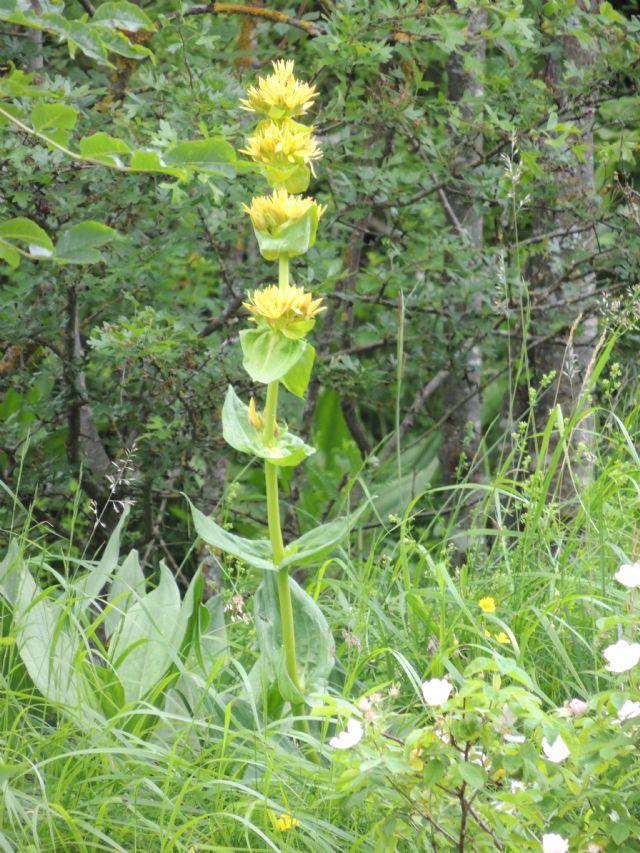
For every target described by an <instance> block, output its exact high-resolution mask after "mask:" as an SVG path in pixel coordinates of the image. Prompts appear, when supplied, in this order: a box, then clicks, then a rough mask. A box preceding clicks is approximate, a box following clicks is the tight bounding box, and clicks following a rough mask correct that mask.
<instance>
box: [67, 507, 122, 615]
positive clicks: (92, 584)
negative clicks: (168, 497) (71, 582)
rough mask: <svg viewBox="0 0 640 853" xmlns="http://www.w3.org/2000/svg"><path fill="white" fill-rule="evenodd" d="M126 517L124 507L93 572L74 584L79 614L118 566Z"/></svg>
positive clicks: (89, 603)
mask: <svg viewBox="0 0 640 853" xmlns="http://www.w3.org/2000/svg"><path fill="white" fill-rule="evenodd" d="M128 515H129V507H128V506H125V508H124V509H123V511H122V515H121V516H120V521H118V523H117V525H116V526H115V528H114V531H113V533H112V534H111V536H110V537H109V541H108V542H107V544H106V547H105V549H104V552H103V554H102V557H101V558H100V562H99V563H98V565H97V566H96V567H95V569H93V571H91V572H89V574H88V575H86V576H85V577H84V578H82V579H81V580H79V581H78V582H77V583H76V590H77V594H78V603H77V605H76V609H77V610H78V612H79V613H84V612H85V611H86V610H87V608H88V607H89V606H90V605H91V604H92V602H93V601H94V600H95V599H96V598H97V597H98V595H99V594H100V590H101V589H102V588H103V586H105V584H106V583H107V581H108V580H109V578H110V577H111V575H112V574H113V572H114V570H115V568H116V566H117V565H118V559H119V556H120V537H121V535H122V529H123V527H124V525H125V523H126V521H127V516H128Z"/></svg>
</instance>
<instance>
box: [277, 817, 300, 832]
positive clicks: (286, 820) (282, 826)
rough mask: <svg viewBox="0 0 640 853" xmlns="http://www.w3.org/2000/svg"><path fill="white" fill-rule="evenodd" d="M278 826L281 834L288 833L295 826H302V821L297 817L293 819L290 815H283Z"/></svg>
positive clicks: (278, 821)
mask: <svg viewBox="0 0 640 853" xmlns="http://www.w3.org/2000/svg"><path fill="white" fill-rule="evenodd" d="M276 826H277V827H278V829H279V830H280V832H286V831H287V829H291V828H292V827H294V826H300V821H299V820H298V818H297V817H291V815H290V814H283V815H282V816H281V817H279V818H278V820H277V821H276Z"/></svg>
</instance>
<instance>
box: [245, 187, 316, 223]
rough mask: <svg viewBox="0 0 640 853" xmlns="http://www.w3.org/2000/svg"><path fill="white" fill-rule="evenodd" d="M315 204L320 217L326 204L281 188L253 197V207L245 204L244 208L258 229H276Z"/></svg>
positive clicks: (296, 217)
mask: <svg viewBox="0 0 640 853" xmlns="http://www.w3.org/2000/svg"><path fill="white" fill-rule="evenodd" d="M314 205H315V206H316V207H317V210H318V219H320V217H321V216H322V214H323V213H324V212H325V210H326V209H327V208H326V206H325V205H322V204H318V203H317V202H316V201H315V199H313V198H303V197H302V196H300V195H289V193H288V192H287V191H286V190H285V189H280V190H274V191H273V192H272V193H271V195H260V196H257V197H256V198H253V199H251V207H247V205H246V204H243V205H242V209H243V210H244V212H245V213H248V214H249V216H250V217H251V221H252V222H253V225H254V227H255V228H256V229H257V230H258V231H274V230H275V229H276V228H279V227H280V226H282V225H286V224H287V223H288V222H295V221H296V220H297V219H300V218H301V217H303V216H304V215H305V213H307V211H308V210H311V208H312V207H313V206H314Z"/></svg>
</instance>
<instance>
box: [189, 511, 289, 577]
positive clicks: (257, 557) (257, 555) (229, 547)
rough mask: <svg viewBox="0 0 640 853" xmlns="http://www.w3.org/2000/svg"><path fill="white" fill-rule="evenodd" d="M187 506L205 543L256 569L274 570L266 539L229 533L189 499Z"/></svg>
mask: <svg viewBox="0 0 640 853" xmlns="http://www.w3.org/2000/svg"><path fill="white" fill-rule="evenodd" d="M187 500H188V498H187ZM189 506H190V507H191V515H192V517H193V524H194V527H195V528H196V532H197V534H198V536H199V537H200V538H201V539H202V540H204V541H205V542H206V543H207V545H211V546H212V547H213V548H219V549H220V550H221V551H224V552H225V553H226V554H231V556H232V557H236V558H237V559H238V560H242V561H243V562H245V563H248V565H250V566H253V567H254V568H256V569H266V570H267V571H275V568H276V567H275V566H274V564H273V561H272V560H271V543H270V542H268V541H267V540H266V539H253V540H252V539H244V538H243V537H242V536H236V535H235V534H234V533H229V531H228V530H225V529H224V528H222V527H220V525H218V524H216V523H215V521H213V520H212V519H210V518H207V516H206V515H204V514H203V513H201V512H200V510H198V509H196V508H195V507H194V505H193V504H192V503H191V501H189Z"/></svg>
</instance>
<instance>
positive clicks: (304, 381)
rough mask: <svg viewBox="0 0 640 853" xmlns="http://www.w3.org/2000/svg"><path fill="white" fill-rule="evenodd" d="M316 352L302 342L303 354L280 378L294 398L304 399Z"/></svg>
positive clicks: (309, 345)
mask: <svg viewBox="0 0 640 853" xmlns="http://www.w3.org/2000/svg"><path fill="white" fill-rule="evenodd" d="M315 357H316V351H315V349H314V348H313V347H312V346H311V344H310V343H307V341H305V342H304V352H303V353H302V355H301V357H300V358H299V359H298V361H296V363H295V364H294V365H293V367H292V368H291V370H289V372H288V373H286V374H285V375H284V376H283V377H282V384H283V385H284V387H285V388H286V389H287V391H290V392H291V393H292V394H295V395H296V397H304V393H305V391H306V390H307V387H308V385H309V380H310V379H311V371H312V370H313V362H314V361H315Z"/></svg>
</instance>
